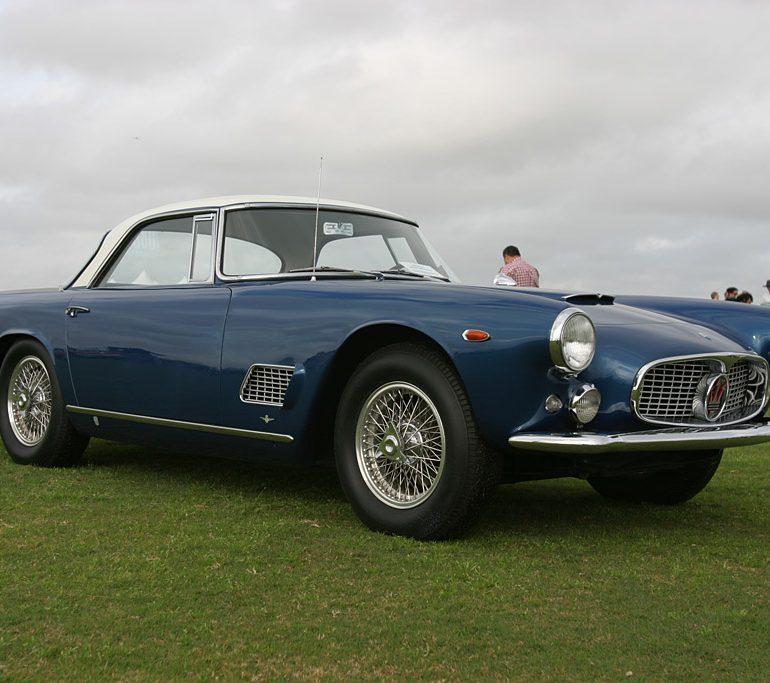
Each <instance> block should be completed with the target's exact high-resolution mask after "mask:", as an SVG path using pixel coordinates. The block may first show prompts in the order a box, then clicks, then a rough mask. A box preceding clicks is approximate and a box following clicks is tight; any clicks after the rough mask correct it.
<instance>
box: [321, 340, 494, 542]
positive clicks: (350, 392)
mask: <svg viewBox="0 0 770 683" xmlns="http://www.w3.org/2000/svg"><path fill="white" fill-rule="evenodd" d="M334 444H335V448H334V450H335V460H336V464H337V472H338V474H339V478H340V482H341V484H342V488H343V489H344V491H345V494H346V495H347V497H348V499H349V500H350V502H351V504H352V506H353V508H354V510H355V511H356V513H357V514H358V516H359V517H360V518H361V520H362V521H363V522H364V523H365V524H366V525H367V526H369V527H370V528H371V529H374V530H375V531H382V532H385V533H389V534H398V535H403V536H411V537H413V538H417V539H445V538H451V537H453V536H456V535H458V534H459V533H461V532H462V531H463V530H464V529H465V528H466V527H467V526H468V525H469V524H470V523H471V522H472V521H473V520H474V519H475V517H476V515H477V514H478V512H479V510H480V508H481V504H482V501H483V499H484V498H485V497H486V495H487V494H488V493H489V491H490V490H491V489H492V488H493V487H494V485H495V484H496V483H497V477H498V468H497V467H496V460H495V458H494V456H493V454H491V453H490V452H489V451H488V450H487V449H486V447H485V446H484V444H483V443H482V442H481V440H480V438H479V436H478V433H477V431H476V425H475V422H474V420H473V415H472V413H471V410H470V405H469V403H468V399H467V397H466V395H465V392H464V390H463V388H462V386H461V384H460V382H459V380H458V378H457V375H456V374H455V372H454V370H453V369H452V368H451V367H450V366H449V364H448V363H447V362H446V360H445V359H444V357H443V356H441V355H440V354H439V353H437V352H436V351H434V350H433V349H431V348H430V347H428V346H425V345H420V344H394V345H392V346H388V347H386V348H384V349H381V350H380V351H377V352H376V353H374V354H372V355H371V356H370V357H369V358H367V359H366V360H365V361H364V362H363V363H362V364H361V366H359V368H358V369H357V370H356V372H355V373H354V374H353V376H352V378H351V379H350V381H349V382H348V384H347V386H346V387H345V390H344V392H343V394H342V398H341V400H340V404H339V408H338V411H337V417H336V421H335V435H334Z"/></svg>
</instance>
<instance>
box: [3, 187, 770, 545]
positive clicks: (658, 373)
mask: <svg viewBox="0 0 770 683" xmlns="http://www.w3.org/2000/svg"><path fill="white" fill-rule="evenodd" d="M768 358H770V310H769V309H767V308H761V307H758V306H745V305H738V304H734V303H719V302H717V303H715V302H711V301H703V302H701V301H696V300H690V299H667V298H652V297H623V298H621V297H618V298H613V297H611V296H606V295H601V294H595V293H568V292H556V291H547V290H538V289H519V288H510V287H470V286H463V285H461V284H459V283H458V282H457V281H456V278H455V277H454V275H453V273H452V271H451V270H450V268H449V266H448V265H447V264H446V263H445V262H444V261H443V260H442V259H441V257H440V256H439V255H438V254H437V252H436V251H435V250H434V249H433V248H432V247H431V246H430V244H429V243H428V242H427V241H426V240H425V238H424V237H423V236H422V234H421V232H420V230H419V228H418V226H417V225H416V224H415V223H414V222H412V221H410V220H408V219H406V218H403V217H401V216H398V215H396V214H393V213H390V212H387V211H382V210H379V209H374V208H371V207H366V206H361V205H356V204H349V203H346V202H339V201H328V200H321V201H317V200H313V199H301V198H292V197H261V196H236V197H224V198H214V199H205V200H200V201H193V202H185V203H181V204H176V205H171V206H166V207H161V208H159V209H155V210H152V211H147V212H145V213H142V214H139V215H137V216H134V217H133V218H131V219H129V220H127V221H125V222H123V223H122V224H120V225H119V226H117V227H116V228H115V229H113V230H111V231H110V232H109V233H107V235H106V236H105V237H104V239H103V240H102V242H101V244H100V246H99V248H98V250H97V251H96V253H95V254H94V256H93V257H92V258H91V259H90V260H89V261H88V263H87V264H86V266H85V267H84V268H83V270H82V271H81V272H80V273H78V275H77V276H76V277H75V279H74V280H73V281H72V282H71V283H70V284H69V285H68V286H66V287H64V288H62V289H58V290H36V291H25V292H8V293H4V294H0V362H1V363H2V365H1V366H0V433H1V434H2V439H3V442H4V443H5V447H6V450H7V451H8V454H9V455H10V457H11V458H12V459H13V460H14V461H15V462H17V463H20V464H35V465H42V466H67V465H74V464H75V463H77V462H78V460H79V458H80V457H81V455H82V453H83V451H84V449H85V447H86V445H87V443H88V440H89V438H90V437H92V436H93V437H99V438H105V439H113V440H128V441H135V442H151V443H154V444H159V443H162V444H169V445H175V446H176V447H181V448H189V449H194V450H197V451H203V452H207V453H219V454H222V455H224V456H226V457H232V458H245V459H250V460H254V461H263V462H279V463H291V464H300V463H311V462H314V461H316V460H319V459H323V458H324V457H326V456H329V455H332V454H333V457H334V460H335V462H336V467H337V471H338V474H339V479H340V483H341V485H342V488H343V489H344V491H345V494H346V495H347V497H348V498H349V500H350V502H351V504H352V506H353V508H354V510H355V511H356V513H357V514H358V515H359V517H360V518H361V519H362V520H363V522H364V523H366V524H367V525H368V526H369V527H370V528H372V529H375V530H378V531H382V532H386V533H392V534H402V535H407V536H412V537H415V538H419V539H440V538H448V537H453V536H456V535H458V534H459V533H461V532H462V531H463V530H464V529H465V528H466V527H467V526H468V524H469V523H470V522H471V521H472V520H473V519H474V517H475V516H476V514H477V513H478V511H479V509H480V508H481V506H482V503H483V501H484V499H485V497H486V496H487V495H488V494H489V492H490V491H491V490H493V489H494V487H495V486H496V485H497V484H498V483H499V482H516V481H523V480H530V479H543V478H551V477H564V476H571V477H580V478H583V479H586V480H587V481H588V483H589V484H590V485H591V486H593V488H594V489H595V490H596V491H598V492H599V493H600V494H601V495H603V496H606V497H608V498H614V499H620V500H625V501H646V502H652V503H662V504H674V503H681V502H683V501H686V500H688V499H689V498H691V497H692V496H694V495H695V494H696V493H698V492H699V491H700V490H701V489H703V487H704V486H706V484H707V483H708V481H709V480H710V479H711V477H712V476H713V474H714V472H715V471H716V469H717V467H718V466H719V462H720V459H721V456H722V451H723V449H724V448H727V447H730V446H741V445H746V444H753V443H760V442H763V441H767V440H770V424H768V421H767V420H766V419H765V418H764V414H765V410H766V407H767V403H768V398H769V397H770V394H769V393H768V392H769V389H768Z"/></svg>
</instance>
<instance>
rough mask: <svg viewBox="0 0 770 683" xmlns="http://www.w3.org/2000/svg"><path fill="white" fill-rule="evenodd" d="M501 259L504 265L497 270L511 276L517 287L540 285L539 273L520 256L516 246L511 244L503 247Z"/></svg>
mask: <svg viewBox="0 0 770 683" xmlns="http://www.w3.org/2000/svg"><path fill="white" fill-rule="evenodd" d="M503 261H505V265H504V266H503V267H502V268H500V271H499V272H500V273H502V274H503V275H507V276H508V277H510V278H513V280H514V281H515V282H516V284H517V285H518V286H519V287H539V286H540V273H538V272H537V268H535V266H533V265H532V264H531V263H527V262H526V261H525V260H524V259H523V258H521V252H520V251H519V249H518V247H514V246H512V245H511V246H508V247H506V248H505V249H503Z"/></svg>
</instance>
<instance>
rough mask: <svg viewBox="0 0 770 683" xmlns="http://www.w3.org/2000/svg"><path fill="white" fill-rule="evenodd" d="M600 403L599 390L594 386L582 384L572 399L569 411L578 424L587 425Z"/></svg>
mask: <svg viewBox="0 0 770 683" xmlns="http://www.w3.org/2000/svg"><path fill="white" fill-rule="evenodd" d="M601 402H602V395H601V393H600V392H599V390H598V389H597V388H596V387H595V386H592V385H590V384H584V385H583V386H582V387H580V388H579V389H578V390H577V391H576V392H575V395H574V396H573V397H572V400H571V401H570V404H569V411H570V414H571V415H572V417H573V419H574V420H575V421H576V422H577V423H578V424H581V425H584V424H588V423H589V422H590V421H591V420H593V419H594V418H595V417H596V414H597V413H598V412H599V406H600V405H601Z"/></svg>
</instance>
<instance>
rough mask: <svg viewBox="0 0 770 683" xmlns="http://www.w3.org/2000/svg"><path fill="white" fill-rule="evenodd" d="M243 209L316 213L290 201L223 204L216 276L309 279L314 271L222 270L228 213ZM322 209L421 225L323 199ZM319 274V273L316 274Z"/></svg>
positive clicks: (311, 207) (237, 279)
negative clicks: (234, 272) (243, 272)
mask: <svg viewBox="0 0 770 683" xmlns="http://www.w3.org/2000/svg"><path fill="white" fill-rule="evenodd" d="M243 209H302V210H305V211H311V212H313V213H315V211H316V206H315V204H312V205H311V204H292V203H289V202H264V203H262V202H244V203H241V204H230V205H228V206H223V207H222V208H221V209H220V215H219V218H220V220H219V221H218V225H221V230H219V232H218V235H217V248H216V276H217V279H218V280H221V281H222V282H243V281H253V280H309V279H310V278H311V277H312V273H309V272H308V273H253V274H246V275H225V274H224V272H223V271H222V260H223V258H224V253H225V230H226V225H227V214H228V212H230V211H240V210H243ZM319 210H320V211H339V212H341V213H353V214H358V215H361V216H373V217H374V218H384V219H387V220H391V221H396V222H398V223H406V224H407V225H412V226H414V227H415V228H417V230H420V226H419V225H417V223H415V222H414V221H411V220H409V219H408V218H403V217H402V216H397V215H395V214H392V215H389V214H387V213H382V212H379V211H374V210H371V211H369V210H366V209H363V208H351V207H347V206H337V205H335V204H329V203H324V202H323V201H322V202H321V204H320V205H319ZM316 275H318V274H316Z"/></svg>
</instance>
